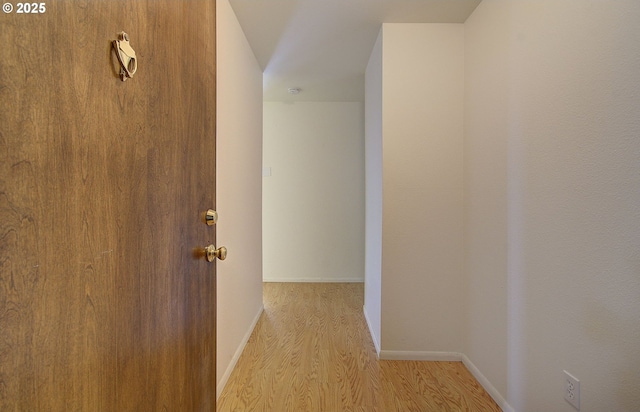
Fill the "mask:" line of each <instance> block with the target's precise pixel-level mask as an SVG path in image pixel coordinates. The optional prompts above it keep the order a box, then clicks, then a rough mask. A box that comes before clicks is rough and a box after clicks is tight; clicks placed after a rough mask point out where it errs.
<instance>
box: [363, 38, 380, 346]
mask: <svg viewBox="0 0 640 412" xmlns="http://www.w3.org/2000/svg"><path fill="white" fill-rule="evenodd" d="M364 105H365V176H366V179H365V215H366V217H365V289H364V308H363V310H364V316H365V318H366V320H367V323H368V326H369V331H370V332H371V338H372V339H373V342H374V345H375V347H376V351H377V352H378V354H379V353H380V330H381V329H380V317H381V310H382V308H381V303H382V30H380V33H379V34H378V39H377V40H376V43H375V46H374V47H373V50H372V52H371V57H370V58H369V63H368V65H367V70H366V74H365V104H364Z"/></svg>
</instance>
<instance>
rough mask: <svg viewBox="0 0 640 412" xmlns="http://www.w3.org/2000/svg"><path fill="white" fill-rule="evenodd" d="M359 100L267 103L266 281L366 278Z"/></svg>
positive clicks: (264, 227)
mask: <svg viewBox="0 0 640 412" xmlns="http://www.w3.org/2000/svg"><path fill="white" fill-rule="evenodd" d="M363 117H364V115H363V107H362V103H359V102H295V103H293V102H288V103H282V102H265V103H264V129H263V130H264V158H263V165H264V167H265V168H270V171H271V176H266V177H264V178H263V203H262V204H263V230H264V245H263V250H264V254H263V256H264V257H263V270H264V280H265V281H267V282H345V281H349V282H354V281H355V282H362V281H363V280H364V241H363V239H364V125H363Z"/></svg>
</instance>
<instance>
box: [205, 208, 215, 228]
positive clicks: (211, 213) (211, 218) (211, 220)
mask: <svg viewBox="0 0 640 412" xmlns="http://www.w3.org/2000/svg"><path fill="white" fill-rule="evenodd" d="M204 222H205V223H206V224H207V226H213V225H215V224H216V223H218V212H216V211H215V210H213V209H209V210H207V211H206V212H204Z"/></svg>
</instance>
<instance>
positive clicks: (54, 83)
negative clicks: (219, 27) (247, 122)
mask: <svg viewBox="0 0 640 412" xmlns="http://www.w3.org/2000/svg"><path fill="white" fill-rule="evenodd" d="M44 1H45V2H44V3H41V4H44V8H42V7H40V6H39V10H38V11H39V13H34V14H24V13H22V14H18V13H17V7H18V4H17V3H14V2H12V3H13V6H14V9H13V11H12V12H11V13H2V14H1V15H0V410H2V411H160V410H166V411H205V410H210V411H213V410H215V386H216V382H215V360H216V352H215V343H216V330H215V317H216V312H215V296H216V291H215V271H214V270H215V269H214V268H215V265H214V264H211V263H207V262H206V261H205V260H203V259H201V258H200V257H199V256H198V253H197V252H198V250H199V249H198V248H201V247H203V246H205V245H206V244H208V243H211V242H214V240H215V238H214V228H212V227H208V226H206V225H205V224H204V223H203V222H202V220H201V219H202V216H201V214H202V212H203V211H205V210H206V209H207V208H213V207H214V203H215V164H214V163H215V136H214V133H215V113H216V108H215V3H214V1H213V0H209V1H205V0H188V1H186V0H183V1H178V0H148V1H142V0H140V1H137V0H136V1H115V0H111V1H107V0H105V1H88V0H85V1H81V0H44ZM5 7H6V6H5ZM5 11H6V10H5ZM23 11H24V10H23ZM123 30H124V31H125V32H127V33H128V34H129V37H130V44H131V46H132V47H133V49H134V50H135V51H136V54H137V58H138V68H137V72H136V74H135V76H134V77H133V78H132V79H129V80H127V81H126V82H123V81H121V80H120V78H119V75H118V70H119V69H118V61H117V59H116V56H115V54H114V52H113V50H112V45H111V41H112V40H114V39H116V38H117V35H118V33H119V32H120V31H123Z"/></svg>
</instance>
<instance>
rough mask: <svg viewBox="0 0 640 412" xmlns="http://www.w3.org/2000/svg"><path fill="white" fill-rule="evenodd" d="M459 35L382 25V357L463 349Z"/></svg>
mask: <svg viewBox="0 0 640 412" xmlns="http://www.w3.org/2000/svg"><path fill="white" fill-rule="evenodd" d="M463 84H464V29H463V26H462V25H461V24H383V27H382V145H383V148H382V159H383V160H382V163H383V165H382V169H383V172H382V173H383V182H382V191H383V221H382V301H381V308H382V318H381V342H380V343H381V348H382V353H381V356H382V357H389V356H395V355H394V353H393V352H396V353H397V352H431V353H433V352H461V351H462V349H463V341H464V337H463V335H464V316H465V311H466V301H465V299H464V295H463V294H462V291H463V290H464V283H463V265H462V262H463V202H462V195H463V157H462V142H463V99H464V88H463Z"/></svg>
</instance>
